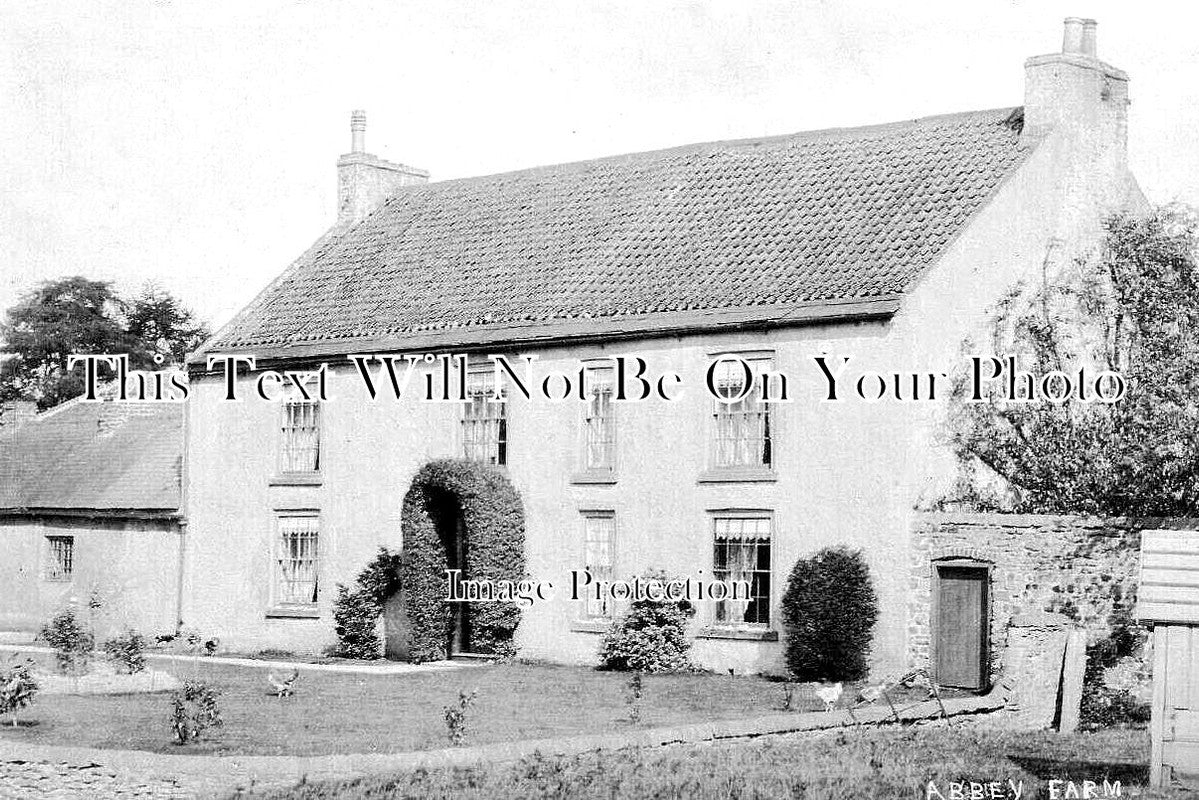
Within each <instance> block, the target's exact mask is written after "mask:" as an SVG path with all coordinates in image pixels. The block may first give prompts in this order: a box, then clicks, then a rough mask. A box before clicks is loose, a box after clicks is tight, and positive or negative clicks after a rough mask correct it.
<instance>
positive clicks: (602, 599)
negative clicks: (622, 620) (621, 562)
mask: <svg viewBox="0 0 1199 800" xmlns="http://www.w3.org/2000/svg"><path fill="white" fill-rule="evenodd" d="M615 549H616V516H615V514H613V513H612V512H611V511H588V512H584V513H583V565H584V567H583V568H584V569H586V570H587V572H588V573H590V575H591V580H592V584H591V585H592V586H594V585H595V584H598V583H600V582H601V581H607V582H611V581H612V578H613V573H614V570H615V565H616V556H615ZM585 602H586V609H585V610H586V614H587V616H588V617H600V618H610V617H612V616H613V603H612V597H611V595H610V594H609V593H608V592H601V593H600V596H599V597H596V596H595V594H594V593H590V594H588V595H587V596H586V598H585Z"/></svg>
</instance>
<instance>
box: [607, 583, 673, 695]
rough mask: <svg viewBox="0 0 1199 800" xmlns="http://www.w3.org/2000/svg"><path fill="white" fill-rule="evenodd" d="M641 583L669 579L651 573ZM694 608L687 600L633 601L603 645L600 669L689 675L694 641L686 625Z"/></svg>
mask: <svg viewBox="0 0 1199 800" xmlns="http://www.w3.org/2000/svg"><path fill="white" fill-rule="evenodd" d="M641 580H642V583H643V584H644V583H648V582H650V581H657V582H659V583H660V584H666V583H667V582H668V581H669V580H670V579H669V578H668V577H667V575H666V573H664V572H661V571H650V572H647V573H646V574H645V575H644V576H643V577H642V579H641ZM693 616H695V608H694V607H693V606H692V605H691V604H690V603H689V602H687V601H686V600H682V601H677V602H671V601H669V600H666V599H662V600H651V599H649V598H641V599H638V600H634V601H633V602H632V603H631V604H630V605H629V609H628V611H626V612H625V613H624V614H623V615H621V616H620V617H618V618H616V619H615V620H613V622H612V624H611V625H610V626H609V627H608V630H607V632H605V633H604V638H603V640H602V641H601V642H600V651H599V658H600V665H601V666H602V667H603V668H605V669H616V670H632V671H634V672H649V673H657V672H686V671H688V670H691V669H694V665H693V664H692V662H691V640H690V638H689V637H688V636H687V623H688V621H689V620H690V619H691V617H693Z"/></svg>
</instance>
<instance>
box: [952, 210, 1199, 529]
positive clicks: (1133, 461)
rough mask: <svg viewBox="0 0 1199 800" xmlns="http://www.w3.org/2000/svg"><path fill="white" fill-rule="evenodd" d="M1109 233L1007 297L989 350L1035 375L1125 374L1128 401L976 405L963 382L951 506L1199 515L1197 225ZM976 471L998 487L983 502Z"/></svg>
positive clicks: (1154, 222) (1167, 223) (1159, 215)
mask: <svg viewBox="0 0 1199 800" xmlns="http://www.w3.org/2000/svg"><path fill="white" fill-rule="evenodd" d="M1106 228H1107V230H1106V236H1105V239H1104V242H1103V245H1102V247H1101V248H1100V249H1099V250H1098V251H1097V252H1096V253H1094V254H1092V255H1091V256H1090V257H1088V258H1084V259H1080V260H1079V261H1077V262H1076V263H1075V264H1074V266H1075V267H1076V269H1074V270H1073V271H1072V272H1071V273H1070V274H1065V275H1061V276H1057V277H1055V278H1054V279H1052V280H1045V281H1042V282H1041V285H1039V286H1035V287H1031V288H1030V287H1016V288H1014V289H1013V291H1012V292H1011V293H1010V294H1009V296H1008V297H1007V298H1005V300H1004V301H1003V302H1002V303H1001V304H1000V306H999V308H998V309H997V310H996V312H995V315H994V317H993V320H992V330H991V337H992V342H991V346H992V348H993V349H992V352H994V353H996V354H1006V355H1015V356H1017V357H1018V358H1019V359H1020V365H1021V367H1022V368H1023V369H1025V370H1027V371H1030V372H1034V373H1037V374H1044V373H1046V372H1049V371H1052V370H1061V371H1063V372H1065V373H1066V374H1068V375H1074V374H1076V373H1077V370H1078V369H1079V368H1089V369H1091V370H1092V371H1098V370H1114V371H1117V372H1120V373H1121V374H1122V375H1123V377H1124V379H1125V382H1126V386H1127V389H1126V394H1125V396H1124V398H1123V399H1122V400H1120V401H1119V402H1117V403H1111V404H1108V403H1099V402H1091V403H1082V402H1077V401H1076V400H1074V401H1070V402H1066V403H1062V404H1054V403H1049V402H1032V403H1023V402H1005V401H1002V400H1000V401H995V402H984V403H970V402H967V398H968V392H967V388H966V384H967V382H968V381H967V378H966V376H964V375H963V376H962V377H961V379H960V380H959V381H958V383H957V385H956V386H955V392H954V395H953V398H952V400H951V403H950V409H949V417H948V426H947V427H948V433H949V439H950V441H951V443H952V444H953V446H954V448H955V450H956V452H957V454H958V457H959V461H960V463H961V464H962V468H963V479H962V481H961V482H960V485H959V490H958V495H959V496H958V498H956V499H966V500H972V501H975V502H976V503H978V504H980V505H983V506H988V505H990V506H998V507H1002V508H1006V509H1009V510H1014V511H1022V512H1033V513H1037V512H1039V513H1079V514H1101V515H1113V516H1195V515H1197V514H1199V271H1197V266H1196V264H1197V258H1196V255H1197V253H1199V238H1197V236H1196V221H1195V216H1194V214H1192V213H1188V212H1186V211H1185V210H1182V209H1178V208H1167V209H1162V210H1159V211H1157V212H1155V213H1153V214H1150V215H1148V216H1145V217H1140V218H1134V217H1117V218H1113V219H1111V220H1109V221H1108V223H1107V225H1106ZM967 346H968V347H970V348H971V349H976V348H973V346H972V345H970V344H969V343H968V345H967ZM979 465H983V467H985V469H984V470H983V471H982V472H983V473H986V472H987V471H989V472H990V473H994V474H995V475H997V476H999V477H1000V478H1001V479H1002V491H1001V492H1000V493H999V494H995V493H992V494H991V496H990V497H987V496H986V493H985V492H984V493H982V494H981V495H980V493H978V491H977V489H978V481H977V480H976V476H978V475H979V474H981V473H980V471H979V469H978V467H979ZM988 474H989V473H988ZM1005 495H1006V496H1005ZM980 499H981V502H980Z"/></svg>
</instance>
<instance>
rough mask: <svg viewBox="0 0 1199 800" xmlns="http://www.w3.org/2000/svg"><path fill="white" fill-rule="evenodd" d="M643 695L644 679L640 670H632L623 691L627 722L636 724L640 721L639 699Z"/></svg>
mask: <svg viewBox="0 0 1199 800" xmlns="http://www.w3.org/2000/svg"><path fill="white" fill-rule="evenodd" d="M644 697H645V681H644V680H643V679H642V677H641V673H640V672H634V673H633V677H631V678H629V685H628V687H627V689H626V692H625V703H626V704H627V705H628V707H629V722H631V723H633V724H634V725H636V724H637V723H638V722H640V721H641V700H642V698H644Z"/></svg>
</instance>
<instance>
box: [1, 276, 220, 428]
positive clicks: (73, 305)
mask: <svg viewBox="0 0 1199 800" xmlns="http://www.w3.org/2000/svg"><path fill="white" fill-rule="evenodd" d="M207 336H208V328H207V327H206V326H205V325H203V324H202V323H199V322H197V321H196V320H195V318H194V317H193V315H192V314H191V312H190V311H188V310H187V309H186V308H184V307H183V305H182V303H181V302H180V301H179V300H177V299H176V298H174V297H172V296H171V295H170V294H168V293H166V292H165V291H163V290H161V289H158V288H156V287H154V286H152V285H148V286H146V287H145V288H144V289H143V290H142V291H141V293H140V294H138V295H137V296H136V297H134V298H133V299H131V300H126V299H125V298H122V297H121V296H120V295H119V294H118V293H117V292H116V291H115V290H114V289H113V287H112V284H111V283H110V282H108V281H95V280H91V279H88V278H84V277H80V276H74V277H69V278H61V279H59V280H54V281H47V282H45V283H42V284H40V285H39V286H37V287H36V288H34V289H33V290H32V291H30V292H29V293H28V294H26V295H25V296H24V297H22V298H21V299H20V300H19V301H18V302H17V304H16V305H14V306H12V307H11V308H10V309H8V313H7V316H6V318H5V320H4V322H3V323H0V339H2V340H3V352H4V353H5V355H6V356H7V357H6V358H3V359H2V360H0V399H26V400H34V401H36V402H37V404H38V406H39V407H41V408H49V407H50V406H53V405H57V404H58V403H61V402H63V401H65V400H70V399H71V398H72V397H77V396H78V395H80V394H82V393H83V389H84V384H83V369H82V368H78V369H76V370H74V371H68V370H67V358H68V357H69V356H70V355H72V354H83V353H112V354H121V353H125V354H128V355H129V359H130V367H131V368H134V369H152V368H157V367H160V366H169V365H178V364H181V363H182V361H183V358H184V355H185V354H186V353H187V352H188V351H190V350H192V349H194V348H195V347H196V346H198V345H199V344H200V342H201V341H203V339H204V338H206V337H207ZM156 355H159V356H162V359H161V360H160V361H161V363H159V362H158V361H156V360H155V356H156Z"/></svg>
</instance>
